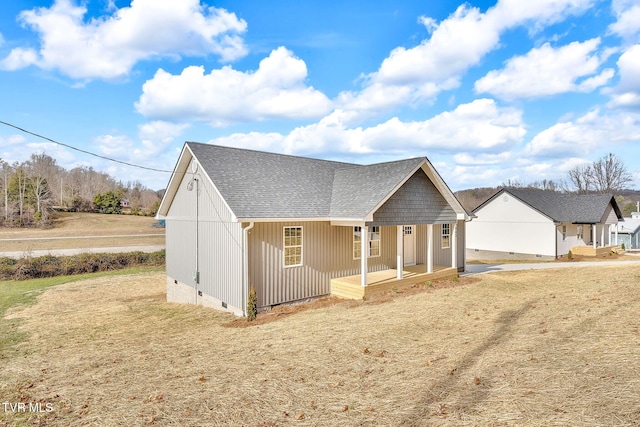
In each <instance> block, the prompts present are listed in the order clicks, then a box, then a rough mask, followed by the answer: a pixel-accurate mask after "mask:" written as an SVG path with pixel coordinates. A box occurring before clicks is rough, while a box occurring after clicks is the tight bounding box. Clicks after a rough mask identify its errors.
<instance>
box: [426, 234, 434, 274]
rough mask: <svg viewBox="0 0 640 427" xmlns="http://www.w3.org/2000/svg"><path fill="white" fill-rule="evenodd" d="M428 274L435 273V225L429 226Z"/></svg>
mask: <svg viewBox="0 0 640 427" xmlns="http://www.w3.org/2000/svg"><path fill="white" fill-rule="evenodd" d="M427 273H429V274H431V273H433V224H428V225H427Z"/></svg>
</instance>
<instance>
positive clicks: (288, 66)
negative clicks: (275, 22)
mask: <svg viewBox="0 0 640 427" xmlns="http://www.w3.org/2000/svg"><path fill="white" fill-rule="evenodd" d="M306 77H307V67H306V64H305V63H304V61H303V60H301V59H299V58H296V57H294V56H293V54H292V53H291V52H290V51H288V50H287V49H285V48H284V47H280V48H278V49H276V50H274V51H273V52H271V54H270V55H269V56H268V57H267V58H265V59H263V60H262V61H260V65H259V68H258V70H256V71H255V72H241V71H237V70H234V69H233V68H232V67H231V66H225V67H223V68H220V69H215V70H212V71H211V72H210V73H209V74H205V72H204V67H201V66H200V67H196V66H192V67H187V68H185V69H184V70H183V71H182V73H181V74H180V75H173V74H170V73H167V72H166V71H164V70H158V71H157V72H156V74H155V76H154V77H153V78H152V79H151V80H148V81H147V82H146V83H145V84H144V85H143V87H142V91H143V93H142V95H141V96H140V99H139V101H138V102H137V103H136V110H137V111H138V112H139V113H141V114H143V115H145V116H147V117H154V118H160V119H176V118H184V119H192V120H201V121H206V122H209V123H211V124H213V125H216V126H222V125H226V124H228V123H233V122H244V121H255V120H265V119H274V118H286V119H310V118H317V117H321V116H322V115H323V114H326V113H327V112H329V110H330V108H331V101H330V100H329V99H328V98H327V97H326V96H325V95H324V94H323V93H322V92H320V91H317V90H315V89H314V88H313V87H311V86H306V85H305V82H304V81H305V79H306Z"/></svg>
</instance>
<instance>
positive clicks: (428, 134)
mask: <svg viewBox="0 0 640 427" xmlns="http://www.w3.org/2000/svg"><path fill="white" fill-rule="evenodd" d="M345 117H346V118H347V119H348V118H349V115H348V114H346V115H345V114H344V112H342V111H340V110H337V111H335V112H333V113H332V114H329V115H328V116H326V117H324V118H323V119H322V120H320V121H319V122H318V123H314V124H311V125H308V126H300V127H297V128H295V129H294V130H292V131H291V132H290V133H289V134H287V135H282V134H279V133H258V132H253V133H250V134H234V135H231V136H230V137H224V138H216V139H213V140H211V141H209V142H210V143H212V144H221V145H234V146H241V147H245V148H256V149H262V150H268V151H278V152H286V153H289V154H297V155H312V154H317V153H325V154H326V153H327V152H335V153H341V154H342V155H345V156H348V155H349V154H358V155H364V156H370V157H374V156H376V155H381V154H383V155H385V156H387V157H395V158H400V157H406V156H416V155H419V154H420V153H421V152H439V153H452V152H457V151H460V150H464V151H465V152H467V153H485V152H489V153H491V152H496V151H500V150H503V149H506V148H508V147H513V146H515V145H518V144H519V143H520V142H521V141H522V138H523V137H524V135H525V133H526V130H525V129H524V125H523V123H522V119H521V113H520V112H519V111H516V110H512V109H503V108H499V107H498V106H497V105H496V104H495V101H493V100H491V99H479V100H476V101H473V102H471V103H469V104H464V105H460V106H458V107H457V108H456V109H454V110H452V111H448V112H444V113H442V114H439V115H437V116H435V117H433V118H431V119H429V120H425V121H413V122H403V121H401V120H400V119H398V118H395V117H394V118H392V119H390V120H387V121H386V122H384V123H381V124H378V125H376V126H372V127H365V128H363V127H349V126H348V125H347V123H345V121H344V120H343V119H344V118H345Z"/></svg>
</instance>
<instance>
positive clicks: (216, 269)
mask: <svg viewBox="0 0 640 427" xmlns="http://www.w3.org/2000/svg"><path fill="white" fill-rule="evenodd" d="M194 177H195V178H197V179H198V182H197V185H196V184H195V183H194V184H193V188H192V190H191V191H189V190H188V188H187V186H188V184H189V182H190V181H191V180H192V178H194ZM196 190H197V191H196ZM196 197H198V199H197V200H196ZM196 206H197V209H196ZM231 218H232V213H231V212H230V211H229V210H228V208H227V207H226V205H225V203H224V201H223V200H222V199H221V198H220V197H219V195H218V193H217V191H216V189H215V188H214V187H213V186H212V185H211V183H210V182H209V180H208V179H207V178H206V177H204V176H203V175H201V174H199V173H196V174H195V175H193V174H191V173H189V174H186V175H185V177H184V179H183V180H182V182H181V183H180V185H179V188H178V191H177V193H176V196H175V198H174V201H173V203H172V204H171V206H170V208H169V211H168V213H167V219H166V243H167V244H166V247H167V276H169V277H171V278H173V279H175V280H177V281H179V282H182V283H185V284H187V285H189V286H192V287H194V288H195V282H194V280H193V278H194V274H195V271H196V254H198V263H197V265H198V269H199V271H200V283H199V285H198V290H200V291H202V292H203V294H206V295H210V296H212V297H214V298H216V299H218V300H220V301H223V302H225V303H227V304H229V305H233V306H235V307H240V308H244V302H243V287H242V272H243V250H242V242H243V240H242V239H243V230H242V225H241V224H240V223H235V222H230V221H231ZM196 234H198V238H196ZM196 246H197V247H196Z"/></svg>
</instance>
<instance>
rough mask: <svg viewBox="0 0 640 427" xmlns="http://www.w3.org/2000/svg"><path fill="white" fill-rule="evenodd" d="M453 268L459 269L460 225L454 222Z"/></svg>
mask: <svg viewBox="0 0 640 427" xmlns="http://www.w3.org/2000/svg"><path fill="white" fill-rule="evenodd" d="M451 228H452V230H451V268H455V269H457V268H458V245H457V240H458V234H457V232H458V223H457V222H454V223H453V227H451Z"/></svg>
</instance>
